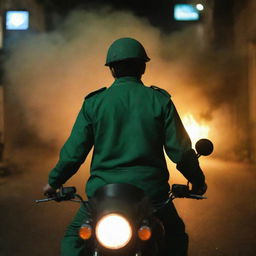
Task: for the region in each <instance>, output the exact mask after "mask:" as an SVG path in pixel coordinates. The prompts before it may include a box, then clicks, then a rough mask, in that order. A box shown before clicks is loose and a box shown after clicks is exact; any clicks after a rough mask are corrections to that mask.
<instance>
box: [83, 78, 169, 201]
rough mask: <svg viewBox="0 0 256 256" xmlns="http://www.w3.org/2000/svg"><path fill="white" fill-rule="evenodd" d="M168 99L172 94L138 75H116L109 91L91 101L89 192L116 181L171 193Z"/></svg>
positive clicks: (88, 105)
mask: <svg viewBox="0 0 256 256" xmlns="http://www.w3.org/2000/svg"><path fill="white" fill-rule="evenodd" d="M168 102H169V97H168V95H165V94H163V93H161V92H159V91H157V90H155V89H153V88H150V87H146V86H144V85H143V83H142V82H141V81H140V80H138V79H137V78H135V77H122V78H119V79H116V81H115V82H114V83H113V85H112V86H111V87H109V88H108V89H107V90H105V91H103V92H101V93H99V94H97V95H94V96H92V97H90V98H88V99H87V100H86V103H85V108H86V111H87V114H88V117H89V119H90V120H91V122H92V129H93V134H94V152H93V159H92V165H91V177H90V180H89V182H88V184H87V194H88V196H91V195H92V194H93V193H94V191H95V189H97V188H98V187H100V186H102V185H104V183H105V184H107V183H115V182H126V183H131V184H134V185H137V186H138V187H141V188H142V189H144V190H146V192H147V193H148V194H149V195H150V196H151V197H159V196H160V195H159V194H160V193H165V194H166V195H167V193H168V191H169V186H168V178H169V175H168V170H167V167H166V162H165V157H164V153H163V145H164V118H165V112H164V111H165V106H166V105H167V104H168ZM154 187H156V188H157V189H154ZM156 191H158V192H156ZM161 197H162V198H163V197H164V196H163V195H161Z"/></svg>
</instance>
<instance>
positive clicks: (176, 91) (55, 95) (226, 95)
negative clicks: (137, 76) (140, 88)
mask: <svg viewBox="0 0 256 256" xmlns="http://www.w3.org/2000/svg"><path fill="white" fill-rule="evenodd" d="M197 29H198V28H196V27H193V26H192V27H189V28H188V29H186V30H183V31H180V32H176V33H174V34H171V35H166V34H163V33H161V32H160V31H159V30H158V29H157V28H155V27H152V26H151V25H150V24H149V23H148V22H147V20H145V19H141V18H138V17H135V16H134V15H133V14H131V13H128V12H113V11H110V10H102V11H95V12H85V11H76V12H73V13H71V14H70V15H69V17H68V18H67V19H66V20H64V21H63V23H62V24H61V25H59V26H58V27H56V29H55V30H54V31H53V32H50V33H41V34H31V35H28V36H27V37H26V38H25V39H23V40H21V41H19V42H18V43H17V44H15V47H13V48H12V49H11V50H10V54H9V57H8V59H7V61H6V64H5V74H6V88H7V110H8V111H7V115H8V116H7V120H8V127H9V128H8V131H7V137H9V140H10V141H12V142H13V145H14V146H17V144H18V143H21V144H22V143H25V142H28V143H30V142H32V141H33V140H35V143H38V142H39V141H41V142H43V143H45V144H51V145H52V146H54V147H56V148H59V147H60V146H61V145H62V144H63V143H64V141H65V140H66V138H67V136H68V135H69V133H70V130H71V128H72V125H73V123H74V121H75V118H76V115H77V113H78V111H79V109H80V107H81V105H82V102H83V98H84V97H85V96H86V95H87V94H88V93H90V92H91V91H94V90H97V89H99V88H101V87H103V86H107V87H108V86H110V84H111V83H112V82H113V78H112V77H111V75H110V72H109V70H108V69H107V68H106V67H105V66H104V63H105V56H106V52H107V49H108V47H109V45H110V44H111V43H112V42H113V41H114V40H116V39H117V38H120V37H134V38H136V39H137V40H139V41H140V42H141V43H142V44H143V45H144V46H145V48H146V51H147V53H148V55H149V56H150V58H151V61H150V62H149V63H148V65H147V70H146V73H145V75H144V76H143V79H142V80H143V81H144V83H145V84H146V85H156V86H159V87H161V88H164V89H166V90H168V91H169V93H170V94H171V95H172V99H173V101H174V103H175V104H176V106H177V108H178V111H179V113H180V114H181V116H182V115H183V114H186V113H187V112H190V113H193V115H195V117H196V118H200V119H203V120H205V121H206V122H208V124H209V125H210V126H211V127H212V131H213V132H212V133H211V134H210V137H211V138H212V139H214V140H215V141H218V140H219V141H223V138H220V136H219V135H218V133H219V134H221V128H220V125H219V124H220V122H222V124H224V126H225V129H227V127H228V122H229V121H230V118H229V116H230V115H229V111H230V110H229V107H228V104H227V103H229V99H232V97H233V96H234V94H235V93H236V91H235V90H234V88H233V87H232V86H231V85H230V83H228V84H226V85H225V87H223V81H222V74H223V69H225V70H227V65H226V64H227V61H230V55H229V54H228V53H225V54H223V53H216V52H212V49H211V50H210V49H207V47H205V46H202V39H201V37H198V36H196V35H197V33H198V31H197ZM232 79H233V78H232ZM220 113H221V114H220ZM227 117H228V118H227ZM216 127H218V132H216V129H215V128H216ZM214 130H215V133H214ZM216 134H217V135H216ZM218 136H219V137H218ZM227 139H228V138H227V137H226V138H225V140H227Z"/></svg>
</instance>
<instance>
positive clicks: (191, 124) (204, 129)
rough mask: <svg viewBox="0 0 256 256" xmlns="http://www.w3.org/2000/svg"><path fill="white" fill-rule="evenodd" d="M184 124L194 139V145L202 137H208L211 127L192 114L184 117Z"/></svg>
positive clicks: (192, 139)
mask: <svg viewBox="0 0 256 256" xmlns="http://www.w3.org/2000/svg"><path fill="white" fill-rule="evenodd" d="M182 122H183V125H184V127H185V129H186V131H187V133H188V135H189V137H190V139H191V141H192V145H193V146H194V145H195V143H196V142H197V141H198V140H199V139H202V138H208V136H209V131H210V127H209V126H207V125H205V124H204V123H199V122H197V121H196V120H195V118H194V117H193V115H192V114H187V115H185V116H184V117H183V118H182Z"/></svg>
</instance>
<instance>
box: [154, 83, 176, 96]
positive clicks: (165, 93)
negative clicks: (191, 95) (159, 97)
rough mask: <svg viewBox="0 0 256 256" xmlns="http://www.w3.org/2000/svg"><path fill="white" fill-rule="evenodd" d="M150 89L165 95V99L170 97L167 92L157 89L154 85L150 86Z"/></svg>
mask: <svg viewBox="0 0 256 256" xmlns="http://www.w3.org/2000/svg"><path fill="white" fill-rule="evenodd" d="M150 88H152V89H154V90H157V91H159V92H161V93H162V94H164V95H166V96H167V97H169V98H170V97H171V95H170V94H169V92H167V91H166V90H164V89H162V88H159V87H157V86H155V85H151V86H150Z"/></svg>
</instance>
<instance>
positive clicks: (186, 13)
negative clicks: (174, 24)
mask: <svg viewBox="0 0 256 256" xmlns="http://www.w3.org/2000/svg"><path fill="white" fill-rule="evenodd" d="M199 18H200V17H199V11H198V9H197V8H196V7H195V6H193V5H191V4H176V5H175V6H174V19H175V20H177V21H196V20H199Z"/></svg>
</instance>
